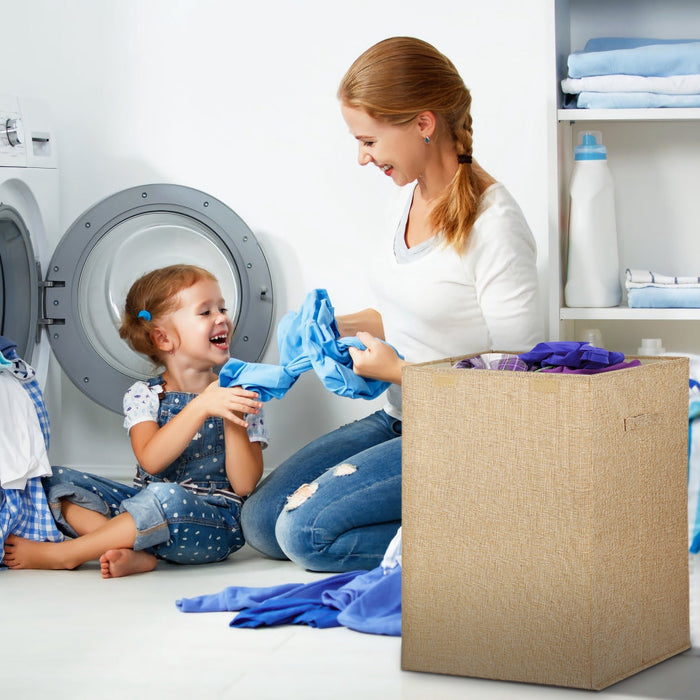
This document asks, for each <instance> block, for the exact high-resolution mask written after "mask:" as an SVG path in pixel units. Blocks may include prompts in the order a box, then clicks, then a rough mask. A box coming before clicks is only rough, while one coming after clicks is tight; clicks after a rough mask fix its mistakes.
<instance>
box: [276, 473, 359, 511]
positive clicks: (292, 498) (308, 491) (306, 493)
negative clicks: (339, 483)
mask: <svg viewBox="0 0 700 700" xmlns="http://www.w3.org/2000/svg"><path fill="white" fill-rule="evenodd" d="M356 471H357V467H356V466H355V465H354V464H349V463H345V464H339V465H338V466H337V467H333V468H332V469H330V470H329V472H330V473H331V474H332V475H333V476H348V475H349V474H354V473H355V472H356ZM316 491H318V481H314V482H313V483H311V484H302V485H301V486H300V487H299V488H298V489H297V490H296V491H295V492H294V493H292V494H291V495H289V496H287V502H286V503H285V504H284V510H285V511H290V510H294V509H295V508H298V507H299V506H300V505H301V504H302V503H305V502H306V501H307V500H308V499H309V498H311V497H312V496H313V495H314V494H315V493H316Z"/></svg>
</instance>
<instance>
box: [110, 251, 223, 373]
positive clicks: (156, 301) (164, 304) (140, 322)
mask: <svg viewBox="0 0 700 700" xmlns="http://www.w3.org/2000/svg"><path fill="white" fill-rule="evenodd" d="M202 280H211V281H213V282H216V281H217V279H216V277H214V275H212V273H211V272H209V271H208V270H205V269H204V268H202V267H197V266H196V265H169V266H168V267H161V268H159V269H157V270H152V271H151V272H147V273H146V274H145V275H142V276H141V277H139V278H138V279H137V280H136V282H134V283H133V284H132V285H131V288H130V289H129V292H128V294H127V295H126V302H125V304H124V315H123V317H122V325H121V326H120V328H119V336H120V337H121V338H122V339H124V340H126V342H127V343H128V344H129V345H130V346H131V347H132V348H133V349H134V350H136V352H139V353H141V354H142V355H146V356H147V357H149V358H150V359H151V360H153V362H155V363H156V364H160V363H161V355H160V352H159V350H158V348H157V347H156V346H155V343H154V342H153V339H152V338H151V331H152V330H153V329H154V328H155V325H156V321H157V320H158V319H159V318H162V317H163V316H165V315H166V314H168V313H170V312H171V311H174V310H175V309H176V307H177V295H178V294H179V293H180V292H181V291H182V290H183V289H188V288H189V287H191V286H192V285H193V284H196V283H197V282H201V281H202ZM141 312H146V313H141ZM139 314H141V315H139Z"/></svg>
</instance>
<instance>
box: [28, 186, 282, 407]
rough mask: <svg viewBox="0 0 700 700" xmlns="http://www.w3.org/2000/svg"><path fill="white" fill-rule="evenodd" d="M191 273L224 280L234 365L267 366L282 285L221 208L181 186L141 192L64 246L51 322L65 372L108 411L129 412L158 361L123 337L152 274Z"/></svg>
mask: <svg viewBox="0 0 700 700" xmlns="http://www.w3.org/2000/svg"><path fill="white" fill-rule="evenodd" d="M175 263H191V264H195V265H199V266H200V267H203V268H205V269H207V270H209V271H210V272H212V273H213V274H214V275H215V276H216V277H217V279H218V280H219V283H220V286H221V290H222V293H223V295H224V299H225V300H226V304H227V306H228V308H229V309H230V314H231V319H232V321H233V324H234V333H233V338H232V341H231V355H232V356H233V357H238V358H240V359H242V360H245V361H248V362H255V361H257V360H259V359H260V358H261V357H262V354H263V352H264V350H265V347H266V345H267V341H268V338H269V336H270V330H271V325H272V317H273V294H272V280H271V277H270V271H269V268H268V265H267V261H266V259H265V256H264V254H263V251H262V249H261V248H260V246H259V244H258V242H257V240H256V238H255V236H254V234H253V232H252V231H251V230H250V229H249V228H248V226H247V225H246V224H245V222H244V221H243V220H242V219H241V218H240V217H239V216H238V215H237V214H236V213H235V212H233V211H232V210H231V209H229V208H228V207H227V206H226V205H224V204H223V203H222V202H220V201H219V200H217V199H215V198H214V197H211V196H209V195H207V194H205V193H203V192H200V191H198V190H195V189H192V188H189V187H184V186H181V185H172V184H154V185H144V186H141V187H133V188H130V189H127V190H123V191H121V192H118V193H116V194H114V195H112V196H110V197H107V198H106V199H104V200H102V201H101V202H99V203H98V204H97V205H95V206H94V207H92V208H91V209H89V210H88V211H86V212H85V213H84V214H83V215H82V216H81V217H79V218H78V219H77V220H76V221H75V222H74V223H73V225H72V226H71V227H70V228H69V229H68V231H67V232H66V234H65V235H64V236H63V238H62V239H61V241H60V243H59V244H58V246H57V248H56V250H55V252H54V255H53V257H52V258H51V262H50V263H49V268H48V270H46V279H45V281H44V282H43V283H42V287H43V290H44V300H43V305H42V306H43V315H42V317H41V318H40V319H39V323H40V324H41V325H44V326H45V327H46V330H47V332H48V335H49V340H50V342H51V347H52V349H53V351H54V354H55V355H56V358H57V359H58V361H59V363H60V365H61V367H62V368H63V370H64V372H65V373H66V374H67V375H68V377H69V378H70V379H71V381H72V382H73V383H74V384H75V385H76V386H77V387H78V388H79V389H80V390H81V391H82V392H83V393H85V394H86V395H87V396H89V397H90V398H91V399H93V400H94V401H96V402H97V403H99V404H100V405H102V406H104V407H106V408H108V409H110V410H112V411H115V412H117V413H121V412H122V397H123V395H124V392H125V391H126V390H127V389H128V387H129V386H130V385H131V384H132V383H133V382H134V381H136V380H137V379H146V378H148V377H152V376H153V374H154V367H153V365H152V363H150V361H149V360H147V359H146V358H144V357H143V356H141V355H139V354H137V353H135V352H134V351H133V350H131V348H130V347H129V346H128V345H127V344H126V343H125V342H124V341H123V340H122V339H121V338H120V337H119V326H120V325H121V310H122V306H123V304H124V299H125V298H126V294H127V292H128V290H129V287H130V286H131V284H132V283H133V282H134V281H135V280H136V279H137V278H138V277H140V276H141V275H142V274H144V273H146V272H149V271H150V270H153V269H155V268H158V267H163V266H165V265H172V264H175Z"/></svg>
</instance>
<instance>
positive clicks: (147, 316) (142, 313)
mask: <svg viewBox="0 0 700 700" xmlns="http://www.w3.org/2000/svg"><path fill="white" fill-rule="evenodd" d="M136 318H142V319H144V321H150V320H151V314H150V312H148V311H146V309H141V311H139V312H138V313H137V314H136Z"/></svg>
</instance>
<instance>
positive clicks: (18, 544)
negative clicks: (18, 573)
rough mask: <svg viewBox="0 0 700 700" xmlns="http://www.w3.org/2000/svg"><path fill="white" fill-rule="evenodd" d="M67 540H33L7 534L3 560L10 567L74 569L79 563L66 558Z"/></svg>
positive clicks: (67, 550) (67, 551)
mask: <svg viewBox="0 0 700 700" xmlns="http://www.w3.org/2000/svg"><path fill="white" fill-rule="evenodd" d="M69 542H70V541H69V540H68V541H66V542H35V541H34V540H27V539H25V538H24V537H18V536H17V535H8V536H7V539H6V540H5V556H4V557H3V562H4V563H5V564H7V566H8V567H9V568H10V569H75V568H76V566H78V565H79V564H78V563H76V562H74V561H72V560H70V559H69V558H68V553H69V551H70V550H69V549H67V548H66V545H67V544H69Z"/></svg>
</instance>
